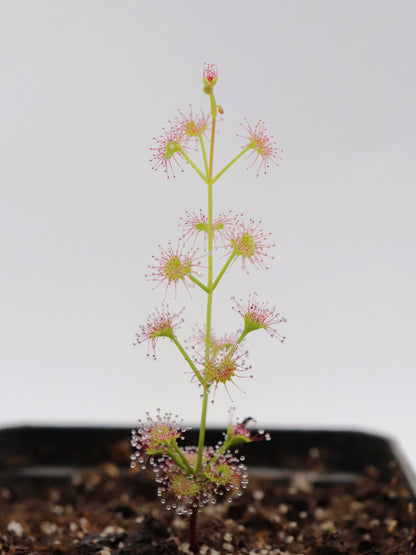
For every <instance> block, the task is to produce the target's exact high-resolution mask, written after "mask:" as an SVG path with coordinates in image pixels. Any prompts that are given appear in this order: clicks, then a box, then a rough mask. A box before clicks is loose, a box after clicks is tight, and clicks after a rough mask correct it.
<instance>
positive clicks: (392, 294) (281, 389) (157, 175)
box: [0, 0, 416, 465]
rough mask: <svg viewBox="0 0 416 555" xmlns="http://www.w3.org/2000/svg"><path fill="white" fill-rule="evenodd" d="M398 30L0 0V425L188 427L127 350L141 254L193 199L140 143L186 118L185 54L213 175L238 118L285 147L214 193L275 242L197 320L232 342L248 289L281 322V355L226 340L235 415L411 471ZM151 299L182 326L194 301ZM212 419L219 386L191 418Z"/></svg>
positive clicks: (217, 8)
mask: <svg viewBox="0 0 416 555" xmlns="http://www.w3.org/2000/svg"><path fill="white" fill-rule="evenodd" d="M415 22H416V4H415V2H414V1H413V0H408V1H406V0H396V1H395V2H391V1H383V0H374V1H372V0H352V1H351V0H350V1H348V2H347V1H337V0H332V1H319V0H317V1H309V0H299V1H296V2H286V1H282V0H270V1H263V2H252V1H247V0H243V1H242V0H239V1H228V2H223V1H216V0H215V1H211V2H209V3H207V2H192V1H188V2H184V1H175V2H165V1H164V0H159V1H153V2H147V1H146V2H144V1H118V0H117V1H116V0H114V1H98V0H97V1H92V0H82V1H60V2H56V1H54V0H51V1H45V0H40V1H38V2H30V1H16V2H13V1H9V2H7V1H3V2H1V3H0V75H1V86H0V187H1V204H0V211H1V219H0V226H1V236H0V240H1V273H0V291H1V311H0V318H1V320H0V325H1V336H0V341H1V344H0V365H1V384H2V387H1V391H2V394H1V397H2V401H1V403H0V425H1V426H3V427H5V426H12V425H18V424H23V423H26V424H27V423H29V424H37V423H41V424H56V423H58V424H69V423H77V424H78V423H82V424H96V423H99V424H122V425H127V426H133V425H134V424H135V422H136V420H137V418H139V417H143V416H144V414H145V412H146V411H147V410H150V411H151V412H153V411H154V410H155V409H156V408H157V407H160V408H161V409H162V411H165V410H169V411H173V412H178V413H179V414H180V415H181V416H182V417H183V418H184V419H185V421H187V422H191V423H195V424H197V421H198V419H199V411H200V398H199V393H200V392H199V390H198V388H197V387H196V384H195V383H193V382H192V383H191V381H190V374H189V373H185V374H184V372H187V368H186V367H185V366H184V362H183V360H182V358H181V356H180V355H179V354H178V353H177V352H176V351H175V348H174V346H173V345H171V344H170V342H169V341H168V340H163V341H160V342H159V345H160V348H159V349H158V360H157V361H156V362H154V361H153V360H151V359H148V358H146V352H147V347H146V346H145V345H141V346H133V342H134V339H135V332H136V331H138V330H139V325H140V324H141V323H144V322H145V321H146V318H147V315H148V314H149V313H151V312H152V311H153V310H154V308H155V307H157V306H159V305H160V303H161V301H162V299H163V295H164V288H163V287H161V288H159V289H157V290H156V291H153V290H152V285H151V284H149V283H146V282H145V280H144V273H145V272H146V267H147V264H149V263H150V262H151V260H152V259H151V256H152V254H153V255H157V254H158V249H157V245H158V244H159V243H161V244H162V245H165V246H166V244H167V242H168V240H172V241H173V242H175V241H176V239H177V237H178V228H177V222H178V220H179V218H180V217H181V216H183V214H184V211H185V209H186V208H187V209H189V210H198V209H199V208H204V207H205V203H206V198H205V196H206V192H205V185H204V183H203V182H202V181H201V180H200V179H199V178H198V177H197V176H195V175H194V173H193V171H192V169H191V168H190V167H189V166H187V167H185V170H186V171H185V172H184V173H183V174H181V173H180V174H179V175H178V176H177V177H176V178H175V179H174V180H172V179H170V180H167V179H166V178H165V176H164V174H163V172H154V171H152V169H151V164H150V163H149V158H150V154H151V153H150V151H149V147H151V146H152V144H153V139H152V138H153V137H155V136H159V135H160V133H161V128H162V127H163V126H166V125H168V124H167V122H168V120H169V119H171V118H174V117H175V115H176V114H177V112H176V110H177V109H178V108H180V109H182V110H187V107H188V105H189V103H192V106H193V108H194V110H198V109H199V108H200V107H204V108H208V97H207V96H206V95H204V94H203V93H202V90H201V87H202V81H201V71H202V65H203V62H205V61H207V62H211V63H216V64H217V65H218V67H219V81H218V84H217V87H216V95H217V102H218V103H219V104H221V105H222V106H223V108H224V111H225V113H224V116H223V118H222V122H221V123H220V125H219V134H218V138H217V159H216V160H217V161H216V168H217V170H219V169H220V168H221V167H222V165H223V164H224V163H225V162H227V161H228V160H229V159H230V158H231V157H232V156H234V155H235V154H236V153H237V152H238V151H239V149H240V147H241V144H242V140H241V139H239V138H238V137H236V134H237V133H239V132H240V129H241V128H240V127H239V124H240V122H241V121H243V117H247V118H248V120H249V121H250V122H252V123H253V124H254V123H255V122H256V121H257V120H259V119H262V120H265V121H266V122H267V126H268V129H269V130H270V132H271V133H272V134H273V135H274V136H275V137H276V138H277V139H278V141H279V144H280V145H281V146H282V148H283V149H284V155H283V158H284V159H283V160H282V161H281V163H280V167H272V168H271V169H270V171H269V172H268V174H267V175H266V176H264V175H262V176H260V177H258V178H257V177H256V169H255V168H251V169H250V170H248V171H247V166H248V165H249V162H247V161H244V160H243V161H242V162H241V163H240V164H238V165H236V166H235V167H233V168H232V169H231V170H230V171H229V172H228V173H226V174H225V176H224V178H223V179H221V181H219V182H218V183H217V184H216V186H215V193H214V194H215V197H214V209H215V211H216V213H218V212H219V211H224V210H228V209H233V210H235V211H242V212H244V214H246V216H247V217H253V218H255V219H260V218H261V219H262V220H263V222H264V229H265V230H266V231H271V232H272V234H273V239H274V240H275V241H276V245H277V246H276V248H275V249H274V253H273V254H274V255H275V260H274V262H273V263H272V264H271V268H270V270H269V271H268V272H264V271H258V270H253V271H250V274H249V275H248V276H246V275H245V274H243V273H242V272H241V270H240V269H239V264H236V265H234V266H233V268H232V269H231V271H230V272H229V273H228V274H227V275H226V278H225V279H224V281H223V282H222V283H221V285H220V287H219V288H218V295H217V298H216V299H215V301H214V327H215V328H216V329H217V330H218V332H220V333H223V332H226V331H230V330H233V329H234V328H235V327H238V325H239V324H240V320H239V319H238V318H237V316H236V314H235V313H234V312H232V311H231V310H230V306H231V303H230V301H229V298H230V297H231V295H233V294H234V295H236V296H238V297H243V298H246V296H247V293H248V292H249V291H253V290H256V291H258V292H259V294H261V297H262V298H264V299H269V300H270V302H271V303H272V304H273V305H276V306H277V307H278V309H279V311H280V312H282V313H283V314H284V315H285V316H286V318H287V320H288V322H287V324H286V325H285V326H284V330H283V329H282V330H281V331H283V332H284V334H285V335H286V336H287V341H286V342H285V343H284V344H283V345H280V344H279V343H278V342H276V341H274V340H272V339H271V338H270V337H268V336H267V334H264V333H261V332H257V333H256V334H252V335H251V336H250V337H249V338H248V340H247V345H246V346H247V347H248V348H250V362H251V364H252V365H253V375H254V378H253V379H252V380H242V381H241V382H239V385H240V386H241V387H242V388H243V389H244V391H245V393H244V394H243V393H241V392H240V391H239V390H238V389H237V388H234V387H231V388H230V393H231V397H232V399H233V402H234V404H235V405H236V407H237V411H236V414H237V415H238V416H240V417H245V416H248V415H250V416H254V417H256V418H257V420H258V421H259V422H261V424H262V425H263V424H264V425H266V426H269V427H301V428H315V427H324V428H353V429H364V430H370V431H374V432H378V433H382V434H386V435H388V436H393V437H396V438H397V439H398V440H399V442H400V445H401V446H402V448H403V449H404V451H405V452H406V453H407V455H408V457H409V458H410V460H411V461H412V463H413V465H416V434H415V433H414V430H415V416H416V408H415V386H416V377H415V376H416V356H415V345H414V333H415V329H416V294H415V286H416V258H415V236H416V224H415V204H416V191H415V184H416V179H415V177H416V171H415V152H416V132H415V129H416V104H415V71H414V68H415V65H414V63H415V58H414V56H415V52H416V23H415ZM196 156H197V158H196V159H197V160H199V159H198V155H196ZM220 262H221V261H220ZM168 298H169V302H170V304H171V306H172V308H173V309H177V308H181V307H182V306H184V305H186V306H187V310H186V312H185V316H186V317H187V322H186V324H185V325H184V326H183V327H182V329H181V330H180V332H179V336H180V338H181V339H182V338H184V337H185V338H186V337H187V336H189V335H192V327H193V325H194V324H195V323H197V322H199V323H202V322H203V321H204V316H203V308H204V306H203V302H204V298H203V294H201V293H200V292H199V291H198V290H197V289H193V290H192V298H190V297H189V295H188V294H187V293H186V291H185V290H184V288H179V289H178V298H177V299H176V300H175V298H174V296H173V295H172V294H169V295H168ZM230 404H231V403H230V400H229V399H228V397H227V395H226V393H225V392H224V391H223V390H220V391H218V392H217V395H216V400H215V404H214V405H213V406H212V407H210V411H209V425H219V424H223V425H225V424H226V423H227V421H228V416H227V410H228V407H229V405H230Z"/></svg>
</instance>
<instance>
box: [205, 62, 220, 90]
mask: <svg viewBox="0 0 416 555" xmlns="http://www.w3.org/2000/svg"><path fill="white" fill-rule="evenodd" d="M217 80H218V68H217V66H216V65H215V64H207V63H205V64H204V70H203V72H202V82H203V83H204V88H203V91H204V92H205V93H207V94H212V89H213V87H214V85H215V84H216V82H217Z"/></svg>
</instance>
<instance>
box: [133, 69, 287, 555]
mask: <svg viewBox="0 0 416 555" xmlns="http://www.w3.org/2000/svg"><path fill="white" fill-rule="evenodd" d="M202 81H203V91H204V93H206V94H207V95H208V97H209V100H210V109H209V110H208V111H206V112H204V110H200V111H199V112H196V113H194V111H193V109H192V107H190V108H189V110H188V112H187V113H184V112H181V111H179V115H178V116H177V117H176V118H175V119H173V120H172V121H171V122H169V129H163V133H162V135H161V136H160V137H159V138H155V146H154V147H153V148H152V149H151V150H152V158H151V162H152V165H153V168H154V169H155V170H163V172H164V173H165V175H166V177H167V178H168V179H172V178H175V175H176V173H177V172H178V171H180V172H182V171H184V166H185V165H189V166H190V167H191V168H192V170H193V171H194V172H195V173H196V174H197V176H198V177H199V178H200V179H201V180H202V182H203V183H204V186H205V187H206V190H207V196H208V202H207V204H208V206H207V211H206V212H204V211H203V210H201V209H200V210H197V211H191V210H187V211H186V212H185V216H184V217H182V218H181V219H180V223H179V226H180V228H181V230H182V236H180V238H179V241H178V243H177V244H176V245H172V244H171V243H168V245H167V247H165V248H163V247H161V246H159V250H160V252H159V255H158V256H156V257H154V260H153V262H152V263H151V264H149V272H148V274H147V276H146V277H147V279H148V280H150V281H153V282H155V283H156V286H155V287H159V286H164V288H165V289H164V298H163V302H162V305H161V308H159V309H157V310H156V311H155V313H154V314H152V315H150V316H149V317H148V320H147V323H146V324H144V325H143V326H141V328H140V331H139V332H138V333H137V343H142V342H148V354H151V355H152V356H153V357H154V358H155V356H156V349H157V343H158V341H159V340H160V339H161V338H167V339H169V340H170V341H171V342H172V343H173V344H174V345H175V346H176V347H177V349H178V350H179V351H180V353H181V354H182V355H183V358H184V359H185V361H186V363H187V365H188V366H189V368H190V372H191V373H192V376H193V380H194V381H195V382H196V384H197V386H198V391H199V394H200V395H201V398H202V408H201V420H200V428H199V439H198V445H196V446H194V447H182V446H180V444H179V443H180V441H181V440H182V439H183V437H184V434H185V432H186V430H187V429H188V428H186V427H184V426H183V423H182V422H181V421H178V417H177V416H173V415H172V414H170V413H166V414H163V415H162V413H161V412H160V411H159V410H158V411H157V413H156V416H155V417H152V416H150V414H147V416H146V419H145V420H144V421H140V420H139V425H138V427H137V429H135V430H133V431H132V440H131V442H132V446H133V449H134V452H133V454H132V462H131V466H132V467H136V466H139V467H141V468H143V469H144V468H146V466H147V465H150V466H151V467H152V468H153V470H154V474H155V479H156V483H157V494H158V496H159V497H160V500H161V502H162V504H164V505H165V506H166V509H168V510H176V511H177V512H178V513H180V514H184V515H188V516H189V544H190V549H191V551H193V552H194V553H197V552H198V541H197V533H196V530H197V527H196V524H197V515H198V513H199V512H200V511H201V509H202V508H203V507H204V506H205V505H208V504H215V503H216V501H217V499H219V498H225V499H227V501H231V499H232V497H234V496H239V495H241V494H242V492H243V490H244V489H245V487H246V485H247V481H248V480H247V469H246V466H245V464H244V457H243V456H241V455H240V454H239V453H238V450H237V447H238V446H239V445H241V444H244V443H250V442H253V441H257V440H259V439H265V440H268V439H269V435H268V434H265V433H264V432H263V431H255V426H254V424H255V422H254V421H253V420H252V419H251V418H248V419H245V420H243V421H242V422H239V421H237V422H235V421H234V419H233V417H232V413H233V411H231V417H230V421H229V425H228V429H227V431H226V432H225V433H224V438H223V440H222V441H221V442H219V443H218V444H217V445H215V446H206V445H205V431H206V421H207V411H208V406H209V400H211V401H213V400H214V399H215V392H216V390H217V389H218V388H219V387H222V386H224V387H225V389H226V391H227V393H228V394H229V390H228V388H229V386H230V385H234V386H236V387H239V385H238V382H239V380H240V378H242V377H246V376H247V375H248V374H247V372H250V371H251V367H250V366H247V362H246V359H247V351H246V350H245V348H244V347H243V342H244V340H245V339H246V336H247V335H248V334H249V333H251V332H253V331H257V330H264V331H266V332H267V333H268V334H269V335H270V336H271V337H273V338H275V339H278V340H279V341H281V342H283V340H284V337H283V336H282V335H281V334H280V333H279V332H278V331H277V329H276V326H277V325H278V324H281V323H283V322H285V319H284V318H283V317H282V316H281V315H280V314H279V313H278V312H277V311H276V310H275V308H271V307H269V305H268V304H267V303H266V302H264V301H261V300H259V298H258V295H257V293H251V294H250V295H249V296H248V299H247V301H243V300H242V299H240V300H237V299H235V298H234V297H233V298H232V301H233V303H234V306H233V307H232V308H233V309H234V311H235V312H236V313H237V314H238V315H239V316H240V318H241V321H242V325H241V327H240V329H238V330H233V331H232V332H230V333H228V334H226V335H225V336H223V337H218V336H217V335H216V333H215V332H214V330H213V329H212V314H213V298H214V293H215V291H216V289H217V287H218V286H219V284H220V282H221V281H222V280H223V278H224V276H225V274H226V272H227V270H229V268H230V266H231V265H232V264H234V263H235V262H236V261H238V260H239V259H240V261H241V267H242V270H243V271H247V270H248V267H250V268H251V267H253V268H256V269H267V265H266V264H267V263H268V261H270V260H272V256H271V255H270V249H271V248H272V247H273V246H274V244H272V243H271V242H270V234H267V233H265V232H264V231H263V229H262V222H261V221H255V220H253V219H249V220H246V219H245V218H244V217H243V215H241V214H234V213H233V212H232V211H228V212H223V213H220V214H218V215H214V212H213V189H214V185H216V183H217V181H218V180H219V178H220V177H221V176H222V175H223V174H224V173H225V172H226V171H227V170H228V169H229V168H230V167H231V166H232V165H233V164H235V163H236V162H237V161H238V160H240V159H241V158H243V157H244V156H246V157H248V158H250V167H251V166H252V165H253V164H258V166H257V176H259V175H260V174H262V173H266V172H267V170H268V169H269V167H270V165H271V164H276V165H277V162H278V160H279V159H280V152H281V150H280V149H279V148H278V147H277V144H276V141H275V140H274V138H273V137H271V136H269V135H268V133H267V130H266V125H265V123H264V122H263V121H259V122H258V123H256V124H255V125H251V124H250V123H248V121H247V120H244V122H243V123H242V124H241V125H242V129H243V133H242V134H239V135H238V136H239V137H241V138H243V139H244V141H245V143H244V145H243V146H242V148H241V150H240V151H239V152H238V154H237V155H236V156H235V157H234V158H233V159H232V160H231V161H230V162H229V163H228V164H227V165H225V166H224V167H223V168H222V169H221V171H219V172H218V173H216V174H214V146H215V136H216V124H217V117H218V114H223V113H224V110H223V109H222V107H221V106H219V105H218V104H217V102H216V98H215V95H214V88H215V86H216V84H217V82H218V70H217V67H216V66H215V65H213V64H204V68H203V77H202ZM198 150H200V153H201V159H202V162H201V165H200V166H198V165H197V163H196V162H195V161H194V159H193V156H194V153H195V152H197V151H198ZM191 155H192V157H191ZM201 237H202V241H201V243H202V252H203V254H200V251H199V250H198V249H196V248H195V245H196V243H197V241H198V239H199V238H201ZM219 249H221V253H222V255H221V256H220V257H218V259H217V257H216V256H214V254H215V255H216V254H217V251H218V250H219ZM224 252H225V256H224ZM221 259H222V260H221ZM224 260H225V262H224ZM218 261H220V264H219V268H220V269H219V270H216V271H214V270H215V268H214V263H217V262H218ZM202 268H204V269H205V274H206V275H205V274H204V277H205V279H203V278H202V277H201V273H200V271H201V269H202ZM182 284H183V286H184V287H185V288H186V289H188V288H189V287H191V286H192V287H196V288H198V289H199V291H200V293H201V294H202V295H205V296H206V312H205V324H204V326H203V328H202V329H201V328H199V329H198V330H197V332H196V334H195V336H194V337H193V338H191V340H188V341H187V342H184V344H182V343H181V342H180V341H179V338H178V337H179V335H178V332H179V330H180V326H181V324H182V323H183V321H184V319H183V317H182V314H183V309H182V310H180V311H179V312H176V313H175V312H172V311H171V310H170V308H169V306H168V305H167V304H166V297H167V295H168V294H170V293H171V291H172V286H173V290H174V292H175V296H176V295H177V293H178V289H179V287H180V286H182ZM162 289H163V287H162ZM183 345H185V346H183ZM201 391H202V394H201Z"/></svg>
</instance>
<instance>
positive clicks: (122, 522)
mask: <svg viewBox="0 0 416 555" xmlns="http://www.w3.org/2000/svg"><path fill="white" fill-rule="evenodd" d="M314 457H315V459H316V460H315V463H314V465H310V468H309V469H308V471H296V472H292V473H287V474H286V475H282V476H280V477H278V478H276V477H270V478H264V477H262V478H261V477H258V476H256V475H255V476H251V478H250V484H249V487H248V488H247V490H246V492H245V493H244V494H243V496H242V497H240V498H237V499H236V500H235V501H234V502H233V503H231V504H228V503H217V504H216V505H215V506H212V507H207V508H205V509H204V510H203V512H202V513H201V514H199V515H198V524H197V526H198V531H199V534H198V537H199V545H200V554H201V555H204V554H205V555H218V554H225V555H227V554H236V553H238V554H242V555H244V554H246V555H247V554H248V555H263V554H264V555H266V554H270V555H274V554H285V555H289V554H298V555H300V554H305V555H306V554H312V555H338V554H339V555H344V554H349V555H357V554H365V555H399V554H406V555H411V554H416V507H415V506H414V503H413V501H412V497H411V495H410V493H409V490H408V488H407V486H406V484H405V483H404V481H403V478H402V475H401V472H400V470H399V469H398V468H395V465H396V463H394V462H393V463H392V464H391V471H392V472H391V476H392V478H391V480H390V483H388V484H386V483H385V482H383V481H381V479H380V475H379V471H378V470H377V469H376V468H375V467H373V466H371V467H367V469H366V471H365V473H364V474H363V475H360V476H354V475H347V476H345V481H344V482H343V483H339V482H338V481H337V480H335V482H332V483H331V481H328V480H325V476H324V475H322V474H321V473H320V472H319V470H320V469H319V457H317V456H316V453H315V454H314ZM314 467H315V469H314ZM120 468H121V469H120ZM316 469H318V472H317V471H316ZM62 474H65V472H63V471H62V469H59V472H57V475H56V476H55V477H53V476H51V475H50V473H49V476H46V477H45V476H42V472H39V471H38V474H36V472H35V473H34V472H33V471H32V472H28V473H26V474H24V473H23V474H22V472H21V471H20V473H17V474H16V475H15V476H14V477H13V476H11V477H9V478H7V476H6V478H5V479H3V480H2V485H1V486H0V553H2V554H3V553H10V554H15V555H24V554H30V555H37V554H43V553H48V554H52V555H60V554H64V553H74V554H79V555H81V554H82V555H88V554H90V553H97V554H101V555H119V554H120V555H121V554H123V555H128V554H147V555H150V554H183V553H190V551H189V544H188V539H187V534H188V521H187V519H186V518H184V517H179V516H178V515H176V514H175V513H173V512H172V511H170V512H169V511H167V510H166V509H165V508H164V507H163V506H161V505H160V503H159V501H158V499H157V497H156V495H155V491H156V486H155V484H154V481H153V480H152V473H151V471H149V472H148V471H143V472H139V473H138V472H133V471H128V470H123V467H122V466H121V467H120V466H117V465H116V464H114V463H105V464H102V465H100V466H98V467H95V468H89V469H84V470H79V471H72V472H71V471H70V469H67V471H66V476H63V475H62ZM253 474H256V473H255V472H253ZM249 475H250V469H249ZM338 478H340V477H338Z"/></svg>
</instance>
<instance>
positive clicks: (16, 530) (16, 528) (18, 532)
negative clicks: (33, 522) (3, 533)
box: [7, 520, 24, 538]
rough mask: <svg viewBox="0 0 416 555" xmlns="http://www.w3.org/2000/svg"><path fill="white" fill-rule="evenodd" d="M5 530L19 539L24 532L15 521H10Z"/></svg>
mask: <svg viewBox="0 0 416 555" xmlns="http://www.w3.org/2000/svg"><path fill="white" fill-rule="evenodd" d="M7 530H8V531H9V532H13V533H14V534H16V536H18V537H19V538H20V537H21V536H22V535H23V532H24V530H23V526H22V525H21V524H20V522H16V521H15V520H11V521H10V522H9V524H8V525H7Z"/></svg>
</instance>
